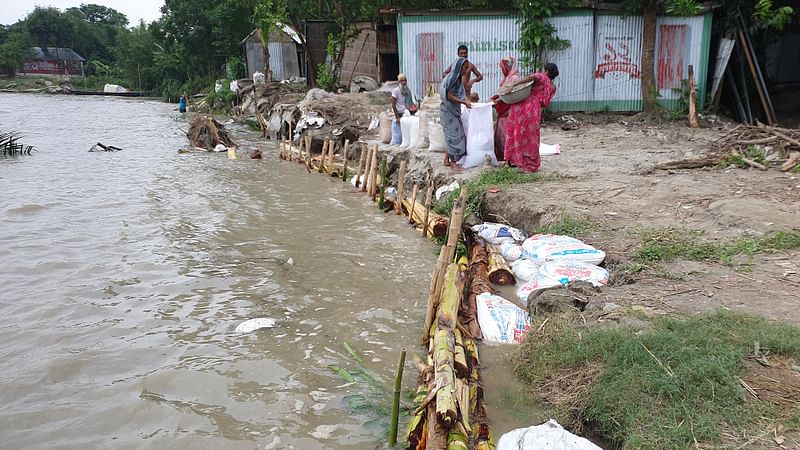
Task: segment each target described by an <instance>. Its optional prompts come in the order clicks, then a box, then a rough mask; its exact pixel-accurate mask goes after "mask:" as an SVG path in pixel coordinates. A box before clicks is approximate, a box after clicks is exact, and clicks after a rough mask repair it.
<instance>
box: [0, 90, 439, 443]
mask: <svg viewBox="0 0 800 450" xmlns="http://www.w3.org/2000/svg"><path fill="white" fill-rule="evenodd" d="M0 124H1V125H0V128H2V129H13V130H17V131H20V132H22V133H23V134H24V141H25V142H26V143H27V144H31V145H35V146H36V147H37V148H38V150H39V152H38V153H35V154H34V156H30V157H17V158H7V159H0V181H2V185H3V187H4V195H3V197H2V200H0V227H2V230H3V234H2V237H0V239H2V241H1V242H2V243H1V244H0V260H2V261H3V262H4V267H3V272H2V274H0V280H2V285H3V287H4V289H3V295H2V296H1V297H0V317H2V319H0V361H2V362H0V364H1V365H2V366H1V370H0V404H2V405H3V408H2V410H0V442H2V447H4V448H22V447H31V448H36V447H42V446H45V445H53V446H61V447H71V448H72V447H87V448H97V447H114V448H142V447H167V446H169V447H174V448H184V447H185V448H189V447H197V446H203V447H208V448H254V447H259V448H265V447H266V448H290V447H294V448H298V449H303V448H308V449H312V448H313V449H318V448H337V449H338V448H371V447H374V446H376V445H377V444H378V443H380V442H381V441H382V440H383V436H381V434H380V431H376V430H375V429H372V428H369V427H366V426H365V425H364V424H365V423H366V422H367V421H368V420H369V419H370V417H366V416H360V415H359V414H357V413H354V412H352V411H351V410H349V409H348V408H347V407H346V405H345V402H344V401H343V399H344V398H345V396H347V395H350V394H358V393H362V392H363V391H364V389H365V387H364V386H362V385H361V384H360V383H356V384H348V383H345V382H344V381H343V380H342V379H340V378H338V377H337V376H336V375H334V374H333V373H331V371H330V370H329V369H328V368H327V366H328V365H329V364H335V365H338V366H342V367H354V362H353V360H352V358H351V357H349V356H348V355H347V353H346V351H345V350H344V349H343V344H344V343H345V342H349V343H351V344H352V345H353V346H354V347H355V348H356V349H358V350H359V351H360V352H361V354H362V355H363V356H364V357H365V359H366V361H367V362H368V364H370V367H371V368H372V369H374V370H375V371H376V372H378V373H380V374H382V375H383V376H385V377H386V378H391V376H392V374H393V372H394V369H395V368H394V367H393V364H394V362H395V361H396V359H397V354H398V352H399V349H400V348H401V347H402V346H405V347H408V348H410V349H414V350H417V349H418V347H417V345H418V340H419V335H420V329H419V328H420V324H421V323H422V321H423V317H424V304H422V302H423V301H424V299H425V298H426V295H425V294H426V291H427V284H428V283H427V280H428V277H429V273H430V270H431V268H432V267H433V262H434V259H435V253H434V249H433V246H432V245H431V244H429V243H427V242H425V241H424V240H423V239H419V237H418V235H417V234H416V233H415V232H413V231H411V230H410V229H408V228H407V227H406V225H404V224H403V222H402V221H401V220H398V218H397V217H395V216H391V215H383V214H381V213H378V212H377V210H376V208H374V206H373V205H372V204H371V203H369V201H368V200H367V198H366V197H365V196H363V195H358V194H353V193H351V191H350V190H349V189H347V188H345V187H344V186H343V184H342V183H341V182H336V181H335V180H333V179H327V178H325V177H322V176H313V177H311V176H307V175H306V174H305V170H304V169H303V167H302V166H301V165H294V164H288V163H281V162H279V161H278V159H277V158H276V157H275V154H276V152H275V151H274V149H271V150H267V149H266V148H265V151H264V155H265V159H263V160H250V159H245V158H242V159H238V160H233V161H231V160H228V159H226V158H225V155H224V154H205V153H203V154H188V155H180V154H178V153H177V150H178V148H180V147H182V146H184V145H185V138H184V136H183V134H182V132H181V131H180V128H183V129H186V122H185V119H184V118H181V117H180V116H179V115H178V114H177V112H175V111H173V108H172V107H171V106H170V105H166V104H162V103H157V102H150V101H144V100H133V99H114V98H75V97H67V96H58V97H56V96H37V95H16V94H8V95H2V96H0ZM244 136H245V139H244V141H243V143H242V145H243V150H242V151H248V150H249V149H250V148H252V147H253V146H264V145H266V144H264V143H263V142H260V141H257V139H256V138H255V137H251V135H249V134H246V133H245V134H244ZM248 139H250V141H248ZM96 142H102V143H104V144H106V145H114V146H117V147H122V148H123V151H121V152H116V153H89V152H88V150H89V148H90V147H91V146H92V145H93V144H95V143H96ZM289 258H291V259H292V260H293V264H287V261H288V260H289ZM254 317H272V318H275V319H278V324H277V326H276V327H275V328H270V329H262V330H258V331H256V332H254V333H251V334H244V335H242V334H238V333H235V332H234V329H235V327H236V325H238V324H239V323H241V322H242V321H244V320H247V319H250V318H254ZM412 372H413V371H412V370H407V371H406V374H407V381H406V383H405V385H406V386H412V385H413V378H414V377H415V375H416V374H415V373H412ZM387 398H388V397H387Z"/></svg>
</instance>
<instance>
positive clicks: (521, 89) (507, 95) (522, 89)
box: [497, 80, 533, 105]
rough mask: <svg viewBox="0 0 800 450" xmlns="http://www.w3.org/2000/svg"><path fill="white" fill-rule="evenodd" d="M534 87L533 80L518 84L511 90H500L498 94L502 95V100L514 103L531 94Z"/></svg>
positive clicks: (506, 102) (510, 103) (508, 103)
mask: <svg viewBox="0 0 800 450" xmlns="http://www.w3.org/2000/svg"><path fill="white" fill-rule="evenodd" d="M532 87H533V80H531V81H529V82H527V83H522V84H519V85H517V86H514V87H513V89H512V90H511V91H510V92H502V91H500V92H498V93H497V94H498V95H499V96H500V100H502V101H503V102H504V103H505V104H507V105H513V104H514V103H519V102H521V101H523V100H525V99H526V98H528V96H529V95H531V88H532Z"/></svg>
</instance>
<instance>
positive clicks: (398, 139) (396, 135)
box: [390, 116, 403, 145]
mask: <svg viewBox="0 0 800 450" xmlns="http://www.w3.org/2000/svg"><path fill="white" fill-rule="evenodd" d="M402 142H403V132H402V129H401V128H400V122H398V121H397V120H396V119H395V118H394V116H392V140H391V142H390V144H391V145H400V144H401V143H402Z"/></svg>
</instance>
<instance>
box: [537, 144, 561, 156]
mask: <svg viewBox="0 0 800 450" xmlns="http://www.w3.org/2000/svg"><path fill="white" fill-rule="evenodd" d="M560 154H561V144H554V145H551V144H539V156H549V155H560Z"/></svg>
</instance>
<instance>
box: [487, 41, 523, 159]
mask: <svg viewBox="0 0 800 450" xmlns="http://www.w3.org/2000/svg"><path fill="white" fill-rule="evenodd" d="M500 70H501V71H502V73H503V79H502V80H500V88H501V89H502V88H503V86H506V85H510V84H513V83H514V82H515V81H517V80H518V79H519V67H518V66H517V60H516V59H515V58H514V57H513V56H507V57H505V58H503V59H501V60H500ZM499 97H500V96H499V95H494V96H493V97H492V100H494V109H495V111H497V123H495V126H494V155H495V156H496V157H497V160H498V161H503V160H504V159H505V158H504V156H503V147H504V146H505V142H506V123H507V122H508V111H509V107H510V105H508V104H506V103H505V102H503V101H502V100H500V98H499Z"/></svg>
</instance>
